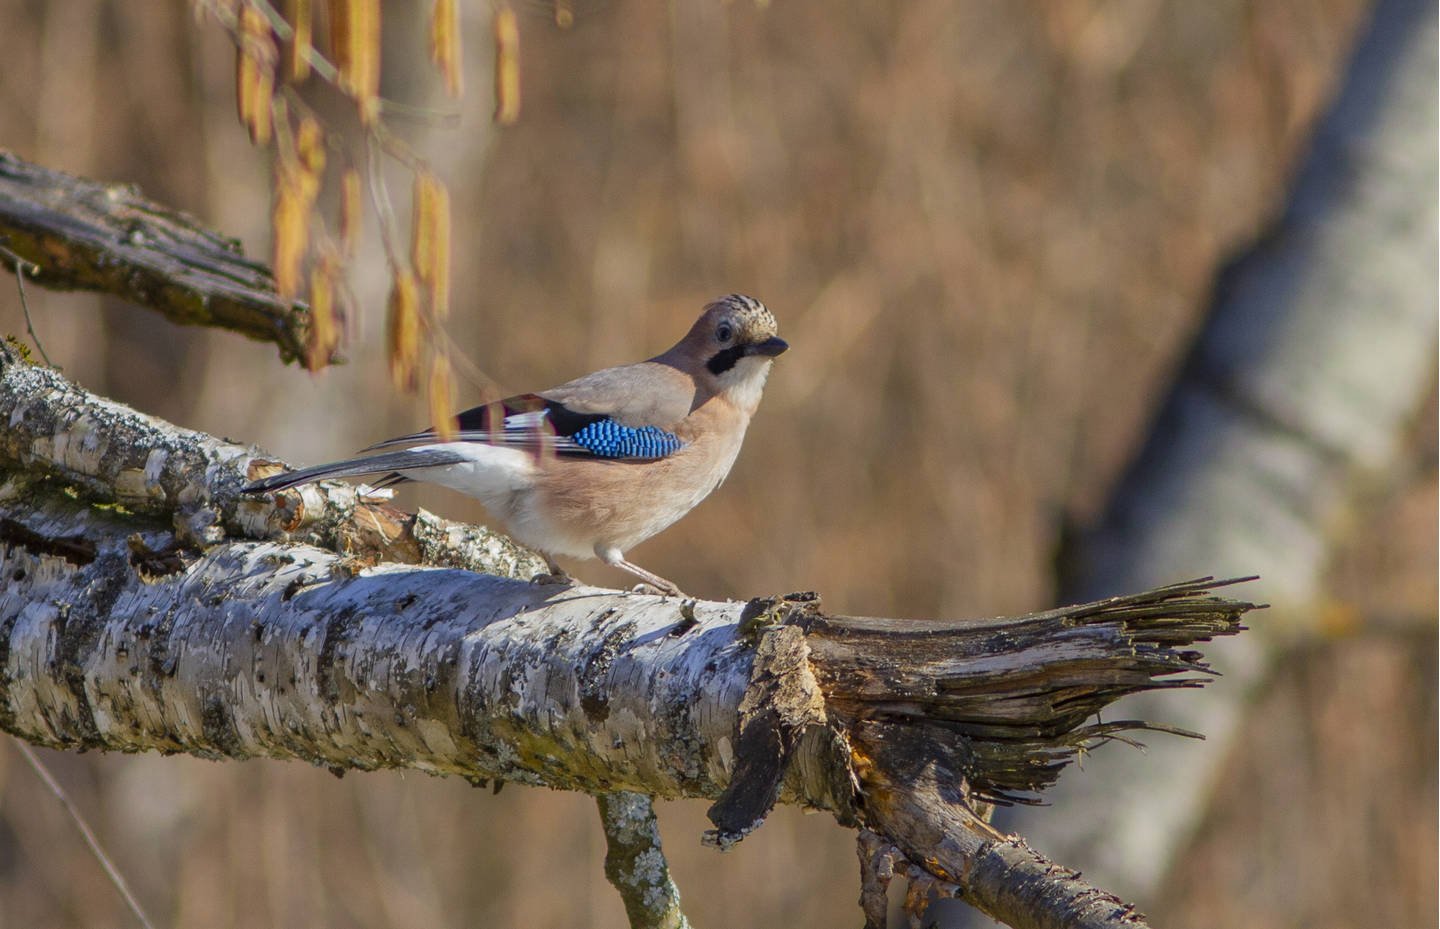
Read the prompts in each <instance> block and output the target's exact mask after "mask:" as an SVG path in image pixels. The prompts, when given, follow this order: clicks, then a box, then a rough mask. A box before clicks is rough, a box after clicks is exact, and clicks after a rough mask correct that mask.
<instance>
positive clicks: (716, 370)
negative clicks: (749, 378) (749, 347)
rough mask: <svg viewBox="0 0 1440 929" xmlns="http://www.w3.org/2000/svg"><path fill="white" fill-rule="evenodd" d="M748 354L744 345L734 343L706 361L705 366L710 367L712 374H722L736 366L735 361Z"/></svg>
mask: <svg viewBox="0 0 1440 929" xmlns="http://www.w3.org/2000/svg"><path fill="white" fill-rule="evenodd" d="M746 354H748V352H747V351H746V347H745V346H744V345H732V346H730V347H729V348H722V349H721V350H720V351H718V352H716V353H715V354H714V355H712V356H710V360H709V361H707V362H705V367H707V368H709V369H710V373H711V374H715V375H720V374H724V373H725V372H726V371H729V370H730V369H731V368H733V367H735V363H736V362H737V361H739V360H740V359H741V358H744V357H745V356H746Z"/></svg>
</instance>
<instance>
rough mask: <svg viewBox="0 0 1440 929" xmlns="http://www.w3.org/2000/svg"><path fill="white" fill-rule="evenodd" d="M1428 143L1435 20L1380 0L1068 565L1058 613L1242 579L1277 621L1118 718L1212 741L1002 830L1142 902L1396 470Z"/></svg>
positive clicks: (1064, 793)
mask: <svg viewBox="0 0 1440 929" xmlns="http://www.w3.org/2000/svg"><path fill="white" fill-rule="evenodd" d="M1435 139H1436V52H1435V7H1434V5H1433V4H1430V3H1425V2H1420V0H1384V2H1381V3H1380V4H1379V5H1378V6H1377V8H1376V10H1375V13H1374V18H1373V21H1372V22H1371V24H1370V27H1369V29H1368V32H1367V33H1365V34H1364V36H1363V37H1362V38H1361V40H1360V42H1359V45H1358V46H1357V48H1356V51H1355V53H1354V57H1353V60H1352V63H1351V65H1350V68H1349V71H1348V74H1347V75H1346V77H1345V80H1344V85H1343V87H1342V89H1341V92H1340V94H1339V96H1338V98H1337V99H1336V101H1335V103H1334V104H1333V106H1332V108H1331V110H1330V112H1329V114H1328V115H1327V116H1325V117H1324V118H1323V120H1322V122H1321V123H1320V124H1319V125H1318V126H1317V128H1316V130H1315V135H1314V140H1313V144H1312V149H1311V151H1310V154H1309V156H1308V158H1307V160H1306V161H1305V162H1304V165H1303V167H1302V169H1301V171H1300V174H1299V176H1298V178H1297V180H1296V183H1295V185H1294V187H1293V191H1292V195H1291V198H1290V201H1289V204H1288V206H1287V208H1286V210H1285V213H1284V215H1283V217H1282V218H1281V219H1280V221H1279V223H1278V224H1277V225H1276V227H1275V228H1274V229H1273V231H1272V232H1271V233H1270V234H1269V235H1268V236H1266V237H1265V238H1264V239H1263V240H1261V241H1260V242H1258V243H1256V244H1255V245H1254V246H1253V247H1252V248H1251V250H1250V251H1249V252H1248V253H1247V254H1245V255H1244V256H1243V257H1241V258H1240V259H1239V260H1238V261H1236V262H1234V263H1233V265H1231V266H1230V267H1229V268H1227V269H1226V270H1225V271H1224V272H1223V273H1222V274H1221V275H1220V277H1219V279H1218V283H1217V285H1216V288H1215V296H1214V303H1213V306H1212V309H1211V313H1210V316H1209V318H1208V320H1207V321H1206V323H1205V325H1204V327H1203V329H1202V331H1201V332H1200V334H1199V335H1198V337H1197V341H1196V344H1195V346H1194V348H1193V350H1192V351H1191V354H1190V357H1189V358H1188V360H1187V362H1186V364H1185V366H1184V368H1183V370H1182V371H1181V373H1180V376H1179V379H1178V380H1177V382H1176V383H1175V385H1174V387H1173V389H1172V391H1171V393H1170V395H1169V397H1168V398H1167V400H1166V401H1165V403H1164V405H1163V407H1162V408H1161V410H1160V412H1159V415H1158V416H1157V418H1156V420H1155V424H1154V426H1153V428H1152V431H1151V434H1150V436H1149V439H1148V440H1147V442H1146V444H1145V446H1144V448H1143V450H1142V451H1141V452H1140V454H1139V456H1138V457H1137V459H1136V460H1135V461H1134V463H1133V464H1132V466H1131V467H1130V469H1129V471H1128V473H1127V474H1126V475H1125V477H1124V479H1123V480H1122V482H1121V484H1120V486H1119V487H1118V488H1117V489H1116V491H1115V493H1114V495H1113V497H1112V499H1111V502H1110V504H1109V507H1108V509H1107V511H1106V512H1105V514H1104V516H1103V518H1102V519H1101V520H1100V522H1099V525H1098V526H1096V527H1095V528H1094V529H1093V530H1091V531H1088V532H1085V533H1084V534H1083V535H1081V536H1080V537H1079V538H1078V539H1076V540H1074V544H1073V545H1071V546H1070V547H1069V548H1068V550H1067V551H1066V552H1065V553H1064V554H1063V556H1062V565H1061V571H1062V575H1064V579H1063V582H1062V590H1063V593H1064V596H1065V597H1067V598H1069V597H1093V596H1100V595H1103V594H1104V593H1107V592H1111V591H1115V590H1123V589H1127V588H1131V587H1134V586H1136V585H1141V586H1143V585H1144V584H1146V583H1149V582H1152V581H1153V580H1154V579H1155V578H1158V577H1167V576H1174V575H1175V574H1176V572H1179V574H1181V575H1183V574H1184V573H1185V572H1187V571H1193V570H1194V569H1195V567H1196V566H1198V565H1205V566H1207V569H1208V568H1209V567H1211V566H1218V570H1220V571H1226V570H1231V569H1233V568H1234V567H1235V566H1237V565H1244V569H1245V570H1246V571H1247V572H1249V571H1255V572H1257V573H1259V574H1260V575H1261V577H1262V581H1261V587H1260V589H1261V590H1262V596H1263V598H1264V599H1266V600H1268V601H1269V602H1270V603H1271V604H1272V605H1273V606H1274V607H1275V609H1274V610H1273V611H1272V612H1271V613H1269V614H1267V615H1266V617H1265V619H1264V621H1263V622H1262V623H1260V624H1259V627H1260V628H1261V629H1262V630H1264V634H1263V635H1260V636H1247V637H1245V638H1244V639H1241V640H1235V641H1232V642H1230V643H1227V644H1226V646H1225V647H1223V648H1221V649H1219V650H1217V656H1218V659H1217V667H1219V668H1220V669H1221V670H1222V671H1224V673H1226V674H1227V675H1228V677H1227V686H1226V687H1223V688H1215V689H1211V690H1207V691H1206V693H1205V694H1204V695H1202V696H1201V697H1200V698H1199V699H1193V700H1174V699H1171V695H1164V694H1148V695H1143V696H1140V697H1136V698H1134V699H1133V700H1132V701H1131V702H1129V703H1128V704H1127V705H1126V709H1127V711H1128V712H1129V713H1132V714H1135V715H1139V716H1146V717H1163V718H1165V719H1176V720H1181V721H1183V723H1184V724H1185V725H1187V726H1189V727H1190V728H1193V729H1196V730H1198V731H1203V732H1205V733H1206V734H1207V736H1208V737H1209V738H1210V739H1211V741H1210V742H1208V743H1203V744H1202V743H1194V742H1181V741H1178V740H1166V741H1163V742H1157V743H1155V744H1152V745H1151V746H1150V751H1149V753H1148V755H1147V756H1146V757H1145V758H1144V759H1135V758H1132V757H1129V756H1128V755H1123V754H1122V753H1118V752H1103V753H1099V754H1097V755H1095V756H1093V757H1091V758H1089V759H1087V763H1086V767H1087V769H1088V770H1087V771H1086V772H1085V773H1084V774H1083V775H1080V776H1077V777H1072V778H1069V779H1067V780H1066V782H1065V783H1064V784H1062V785H1059V787H1058V788H1057V790H1056V791H1055V792H1054V794H1053V797H1054V800H1055V802H1056V803H1057V804H1059V805H1062V806H1064V807H1066V808H1067V809H1070V810H1075V811H1083V814H1079V815H1069V816H1055V815H1051V814H1049V813H1048V812H1040V811H1031V810H1021V811H1015V812H1014V814H1013V815H1009V816H1005V817H1003V820H1002V821H1003V823H1004V825H1005V827H1006V828H1009V829H1013V830H1015V831H1017V832H1019V833H1021V834H1025V835H1030V836H1033V837H1035V838H1036V839H1037V841H1040V842H1041V843H1042V844H1043V845H1044V846H1045V847H1047V848H1052V849H1059V850H1063V851H1062V852H1061V854H1062V857H1063V858H1065V859H1066V860H1076V861H1085V862H1087V863H1088V865H1087V873H1089V874H1091V875H1092V876H1095V877H1096V878H1097V879H1098V880H1100V881H1101V882H1102V883H1103V884H1105V885H1106V886H1116V887H1121V888H1124V889H1125V892H1127V893H1129V894H1131V895H1133V896H1136V897H1139V898H1140V899H1141V900H1142V901H1144V900H1146V899H1147V898H1148V897H1150V896H1151V895H1152V894H1153V893H1154V891H1155V888H1156V886H1157V883H1158V882H1159V881H1160V880H1161V878H1162V877H1163V876H1164V875H1165V873H1166V870H1167V868H1168V867H1169V865H1170V863H1171V861H1172V860H1173V855H1174V853H1175V851H1176V849H1177V847H1178V845H1179V844H1180V843H1183V842H1184V841H1185V839H1186V837H1187V836H1189V835H1190V834H1191V833H1192V830H1193V829H1194V828H1195V825H1196V823H1197V822H1198V820H1199V819H1200V817H1201V814H1202V811H1203V809H1204V806H1205V804H1206V802H1207V801H1208V799H1209V792H1210V789H1211V787H1212V785H1213V783H1214V780H1215V777H1216V771H1217V768H1218V766H1219V765H1220V764H1221V763H1222V762H1223V761H1224V760H1225V758H1226V757H1227V754H1228V753H1227V751H1226V746H1227V745H1228V744H1229V742H1230V740H1231V738H1232V737H1233V736H1234V735H1235V733H1236V731H1237V728H1238V727H1240V726H1241V724H1242V722H1243V720H1244V718H1245V716H1246V713H1247V712H1248V710H1249V708H1250V706H1251V701H1252V694H1251V690H1252V689H1253V687H1254V686H1255V685H1256V684H1257V683H1258V682H1259V680H1260V679H1261V676H1262V675H1263V674H1264V673H1265V672H1266V669H1267V668H1268V667H1270V665H1271V663H1272V661H1273V659H1274V655H1275V652H1276V645H1277V644H1279V643H1282V642H1284V641H1286V640H1287V639H1293V638H1294V637H1296V636H1304V635H1306V634H1309V633H1311V632H1313V630H1314V627H1315V622H1316V613H1317V611H1319V610H1320V609H1321V608H1322V606H1323V602H1324V597H1325V592H1324V590H1323V589H1322V583H1321V579H1322V571H1323V570H1324V568H1325V567H1326V564H1327V561H1328V558H1329V557H1330V555H1331V553H1332V552H1333V550H1334V546H1335V545H1336V543H1337V542H1338V539H1337V538H1336V535H1335V534H1336V532H1337V531H1338V529H1339V527H1340V526H1342V525H1344V522H1343V520H1342V517H1343V515H1344V514H1345V512H1346V509H1347V506H1349V505H1350V503H1351V500H1352V498H1353V497H1354V495H1355V494H1356V491H1357V489H1358V488H1359V487H1360V486H1363V484H1364V483H1365V482H1367V481H1371V480H1374V479H1375V478H1376V477H1377V476H1379V475H1383V474H1384V473H1385V472H1386V471H1387V470H1388V469H1392V468H1393V467H1394V464H1395V456H1396V452H1397V450H1398V447H1399V445H1400V442H1401V437H1402V433H1403V432H1404V430H1405V428H1406V426H1407V424H1408V423H1409V422H1410V420H1411V418H1412V417H1413V415H1414V413H1415V411H1416V408H1417V406H1418V405H1419V403H1420V402H1421V401H1422V400H1423V399H1424V397H1425V396H1426V393H1427V390H1428V388H1429V386H1430V385H1431V382H1432V379H1433V372H1434V364H1435V352H1434V349H1435V337H1436V311H1435V297H1436V266H1435V254H1436V153H1435ZM1395 709H1396V711H1397V712H1403V708H1400V707H1397V708H1395ZM1217 802H1221V803H1223V802H1225V800H1224V798H1219V799H1217Z"/></svg>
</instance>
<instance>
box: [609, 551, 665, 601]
mask: <svg viewBox="0 0 1440 929" xmlns="http://www.w3.org/2000/svg"><path fill="white" fill-rule="evenodd" d="M595 554H597V555H599V556H600V560H601V561H603V562H605V563H606V564H608V565H609V566H610V567H612V568H620V569H621V570H624V571H629V572H630V573H631V574H633V575H635V576H636V577H638V578H640V580H642V581H644V582H645V583H646V584H648V585H649V586H651V587H653V588H655V590H656V591H657V592H659V593H660V594H663V595H667V596H671V597H684V596H685V593H684V591H682V590H681V589H680V588H679V587H676V586H675V585H674V584H673V583H672V582H670V581H667V580H665V578H663V577H661V576H660V575H658V574H652V573H651V572H649V571H646V570H645V569H644V568H642V567H640V566H639V565H637V564H632V563H631V562H628V561H626V560H625V556H624V554H622V553H621V551H620V550H619V549H618V548H608V549H604V550H599V551H596V553H595Z"/></svg>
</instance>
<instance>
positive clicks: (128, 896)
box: [11, 739, 155, 929]
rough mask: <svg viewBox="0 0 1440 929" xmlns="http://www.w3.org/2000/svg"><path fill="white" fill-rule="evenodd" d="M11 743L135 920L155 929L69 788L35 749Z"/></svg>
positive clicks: (16, 741) (21, 743) (17, 740)
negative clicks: (65, 815) (64, 814)
mask: <svg viewBox="0 0 1440 929" xmlns="http://www.w3.org/2000/svg"><path fill="white" fill-rule="evenodd" d="M11 744H13V745H14V746H15V748H16V749H17V750H18V751H19V752H20V757H22V758H24V759H25V761H26V762H28V763H29V765H30V767H31V768H32V769H34V771H35V773H36V774H37V775H39V776H40V780H42V781H44V782H45V786H46V787H48V788H49V789H50V792H51V793H52V794H54V795H55V799H56V800H59V801H60V805H61V806H63V807H64V808H65V812H67V813H69V814H70V818H71V819H73V820H74V821H75V827H76V828H77V829H79V830H80V834H81V835H82V836H84V837H85V844H86V845H89V846H90V851H91V852H93V853H94V855H95V858H96V859H97V860H98V861H99V862H100V866H101V867H102V868H104V869H105V873H106V874H108V875H109V876H110V882H111V883H112V884H114V885H115V889H116V890H118V891H120V896H121V897H124V898H125V904H126V905H127V906H128V907H130V912H131V913H134V914H135V918H136V919H137V920H139V921H140V925H142V926H144V927H145V929H155V924H154V923H152V922H151V921H150V918H149V917H148V916H146V915H145V911H144V910H143V909H141V908H140V901H139V900H136V899H135V895H134V894H133V893H131V892H130V886H129V885H128V884H126V883H125V878H124V877H122V876H121V875H120V870H119V869H118V868H116V867H115V862H113V861H111V860H110V856H109V855H107V854H105V849H103V848H101V847H100V840H99V839H97V838H96V837H95V833H94V832H92V831H91V830H90V826H89V824H88V823H86V822H85V817H83V816H81V815H80V811H79V810H78V809H76V808H75V804H73V803H71V802H70V797H69V796H68V795H67V794H66V793H65V788H63V787H61V786H60V782H59V781H57V780H55V778H54V777H53V776H51V774H50V770H49V769H48V768H46V767H45V764H44V762H42V761H41V760H40V758H39V757H38V756H37V755H36V754H35V751H34V749H32V748H31V747H30V746H29V745H26V744H25V743H24V742H22V741H20V740H19V739H12V740H11Z"/></svg>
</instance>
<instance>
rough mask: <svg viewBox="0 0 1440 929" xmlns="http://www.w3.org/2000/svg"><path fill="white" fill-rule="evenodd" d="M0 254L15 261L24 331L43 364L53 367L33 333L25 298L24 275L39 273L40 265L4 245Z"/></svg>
mask: <svg viewBox="0 0 1440 929" xmlns="http://www.w3.org/2000/svg"><path fill="white" fill-rule="evenodd" d="M0 255H4V256H5V257H6V258H8V259H10V260H11V261H12V262H14V263H15V286H16V287H18V288H19V289H20V310H21V312H23V313H24V314H25V331H26V332H28V333H30V341H31V342H34V343H35V350H36V351H38V352H39V353H40V357H41V358H44V359H45V364H46V365H48V366H49V367H52V368H53V367H55V362H53V361H51V360H50V356H49V355H47V354H45V346H44V344H42V343H41V341H40V336H38V335H36V334H35V323H34V322H32V321H31V319H30V301H29V300H26V299H25V275H26V274H27V273H29V274H38V273H40V266H39V265H37V264H35V263H34V262H33V261H26V260H25V259H24V258H21V257H20V256H19V255H17V254H15V253H14V252H12V251H10V249H8V248H5V247H4V246H0ZM26 265H29V266H30V270H29V271H28V272H27V271H26V270H25V266H26Z"/></svg>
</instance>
